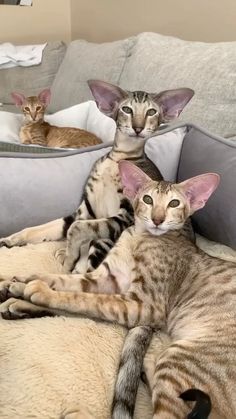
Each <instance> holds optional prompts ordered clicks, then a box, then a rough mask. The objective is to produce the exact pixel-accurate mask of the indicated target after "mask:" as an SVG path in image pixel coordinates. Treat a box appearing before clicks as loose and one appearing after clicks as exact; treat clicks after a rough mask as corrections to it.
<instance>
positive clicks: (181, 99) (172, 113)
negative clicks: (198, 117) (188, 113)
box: [152, 87, 194, 122]
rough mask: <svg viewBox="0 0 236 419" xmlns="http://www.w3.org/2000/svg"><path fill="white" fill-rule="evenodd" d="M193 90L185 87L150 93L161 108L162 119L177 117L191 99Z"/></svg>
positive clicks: (167, 119)
mask: <svg viewBox="0 0 236 419" xmlns="http://www.w3.org/2000/svg"><path fill="white" fill-rule="evenodd" d="M193 95H194V90H192V89H188V88H187V87H186V88H182V89H174V90H165V91H164V92H160V93H158V94H157V95H155V94H154V95H152V97H153V99H154V101H155V102H156V103H157V104H158V106H159V107H160V109H161V113H162V118H163V121H164V122H165V121H166V122H167V121H169V120H171V119H175V118H178V116H179V114H180V113H181V112H182V110H183V109H184V107H185V106H186V105H187V103H188V102H189V101H190V100H191V99H192V97H193Z"/></svg>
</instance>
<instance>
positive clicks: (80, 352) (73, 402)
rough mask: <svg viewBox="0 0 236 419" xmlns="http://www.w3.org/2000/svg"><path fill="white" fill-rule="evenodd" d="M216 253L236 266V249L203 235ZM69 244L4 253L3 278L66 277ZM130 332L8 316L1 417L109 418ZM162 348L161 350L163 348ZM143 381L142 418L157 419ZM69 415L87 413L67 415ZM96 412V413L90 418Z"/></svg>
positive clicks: (1, 351) (2, 346)
mask: <svg viewBox="0 0 236 419" xmlns="http://www.w3.org/2000/svg"><path fill="white" fill-rule="evenodd" d="M198 245H199V246H200V247H201V248H203V250H205V251H207V252H208V253H210V254H211V255H212V256H216V257H221V258H223V259H226V260H231V261H233V262H236V251H233V250H232V249H229V248H227V247H225V246H222V245H219V244H217V243H212V242H209V241H207V240H206V239H203V238H202V237H198ZM62 246H63V242H61V243H59V242H51V243H41V244H37V245H32V244H30V245H27V246H23V247H13V248H12V249H7V248H4V247H2V248H1V249H0V266H1V276H6V275H10V276H14V275H16V274H18V275H32V274H34V273H35V272H38V273H40V274H43V273H47V272H50V273H56V272H58V273H59V272H60V264H59V263H58V262H57V260H56V259H55V257H54V254H55V252H56V250H57V249H58V248H61V247H62ZM125 334H126V330H125V329H124V328H122V327H121V326H118V325H113V324H107V323H105V322H96V321H93V320H90V319H82V318H75V317H55V318H50V317H47V318H42V319H32V320H31V319H30V320H19V321H6V320H2V319H0V335H1V340H0V359H1V364H0V376H1V380H0V418H1V419H27V418H34V419H64V418H66V419H92V418H93V419H95V418H96V419H109V418H110V414H109V413H110V405H111V401H112V397H113V392H114V384H115V379H116V372H117V368H118V364H119V359H120V351H121V348H122V346H123V341H124V337H125ZM155 348H156V350H158V347H157V346H156V347H155ZM151 410H152V409H151V399H150V396H149V394H148V391H147V389H146V388H145V386H144V385H143V384H142V383H140V388H139V393H138V399H137V403H136V413H135V416H134V418H135V419H143V418H145V419H151V418H152V412H151ZM69 411H74V412H77V413H80V416H79V415H74V416H72V415H71V416H65V414H66V413H69ZM88 413H90V416H88Z"/></svg>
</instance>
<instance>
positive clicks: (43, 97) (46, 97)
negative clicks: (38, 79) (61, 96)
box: [38, 89, 51, 106]
mask: <svg viewBox="0 0 236 419" xmlns="http://www.w3.org/2000/svg"><path fill="white" fill-rule="evenodd" d="M38 98H39V100H40V102H42V103H43V104H44V105H45V106H48V105H49V103H50V100H51V90H50V89H44V90H42V92H40V93H39V95H38Z"/></svg>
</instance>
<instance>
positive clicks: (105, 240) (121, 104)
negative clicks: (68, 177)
mask: <svg viewBox="0 0 236 419" xmlns="http://www.w3.org/2000/svg"><path fill="white" fill-rule="evenodd" d="M89 87H90V89H91V91H92V93H93V95H94V97H95V100H96V102H97V105H98V108H99V109H100V110H101V112H103V113H104V114H106V115H108V116H109V117H111V118H113V119H114V120H115V121H116V124H117V131H116V136H115V141H114V146H113V148H112V150H111V152H110V153H109V154H108V155H107V156H105V157H102V158H101V159H99V160H98V161H97V162H96V163H95V165H94V167H93V169H92V171H91V174H90V176H89V178H88V181H87V184H86V186H85V190H84V197H83V201H82V203H81V205H80V206H79V208H78V210H77V211H76V212H75V214H73V215H71V216H69V217H66V218H64V219H58V220H54V221H52V222H49V223H47V224H44V225H42V226H37V227H33V228H27V229H25V230H23V231H21V232H19V233H16V234H13V235H11V236H9V237H6V238H3V239H2V240H1V241H0V246H7V247H12V246H17V245H23V244H26V243H38V242H41V241H49V240H60V239H62V238H63V237H65V236H66V237H67V249H66V254H65V255H64V253H63V251H62V252H61V251H60V252H58V255H59V256H60V257H61V258H62V259H63V262H64V269H65V271H66V272H71V271H73V272H75V273H76V272H77V273H78V272H87V271H91V270H93V269H94V268H96V267H97V266H98V265H99V263H101V261H102V260H103V259H104V257H105V255H106V253H107V251H108V250H109V249H110V248H111V247H112V245H113V243H114V242H115V241H116V240H117V239H118V237H119V236H120V234H121V233H122V231H123V230H124V229H125V228H127V227H128V226H130V225H131V224H133V209H132V206H131V204H130V202H129V200H128V199H127V198H126V197H125V196H124V195H123V191H122V185H121V183H120V175H119V170H118V162H119V161H120V160H122V159H128V160H132V161H133V162H134V163H135V164H137V165H138V166H140V167H141V168H142V169H143V170H144V171H145V172H146V173H147V174H149V175H150V176H151V177H152V178H153V179H156V180H158V179H161V178H162V177H161V174H160V172H159V170H158V169H157V168H156V167H155V166H154V164H153V163H152V162H151V161H150V160H148V158H147V157H146V156H145V154H144V145H145V140H146V139H147V138H148V137H149V136H150V135H151V134H153V132H155V131H156V130H157V129H158V126H159V125H160V124H161V123H162V122H165V121H169V120H171V119H173V118H176V117H178V115H179V114H180V112H181V111H182V110H183V108H184V106H185V105H186V104H187V103H188V101H189V100H190V99H191V97H192V96H193V94H194V92H193V91H192V90H191V89H187V88H185V89H176V90H168V91H165V92H161V93H159V94H148V93H145V92H140V91H137V92H127V91H125V90H122V89H121V88H119V87H117V86H113V85H111V84H109V83H105V82H101V81H89Z"/></svg>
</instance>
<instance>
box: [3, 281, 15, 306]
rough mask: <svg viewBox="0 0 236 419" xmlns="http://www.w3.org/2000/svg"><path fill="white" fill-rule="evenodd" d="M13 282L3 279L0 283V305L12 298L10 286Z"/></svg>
mask: <svg viewBox="0 0 236 419" xmlns="http://www.w3.org/2000/svg"><path fill="white" fill-rule="evenodd" d="M14 281H15V279H14V278H12V277H10V278H9V279H7V278H3V279H2V280H1V281H0V303H3V302H4V301H6V300H8V298H10V297H12V296H13V295H12V294H11V292H10V286H11V285H12V284H13V282H14Z"/></svg>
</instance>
